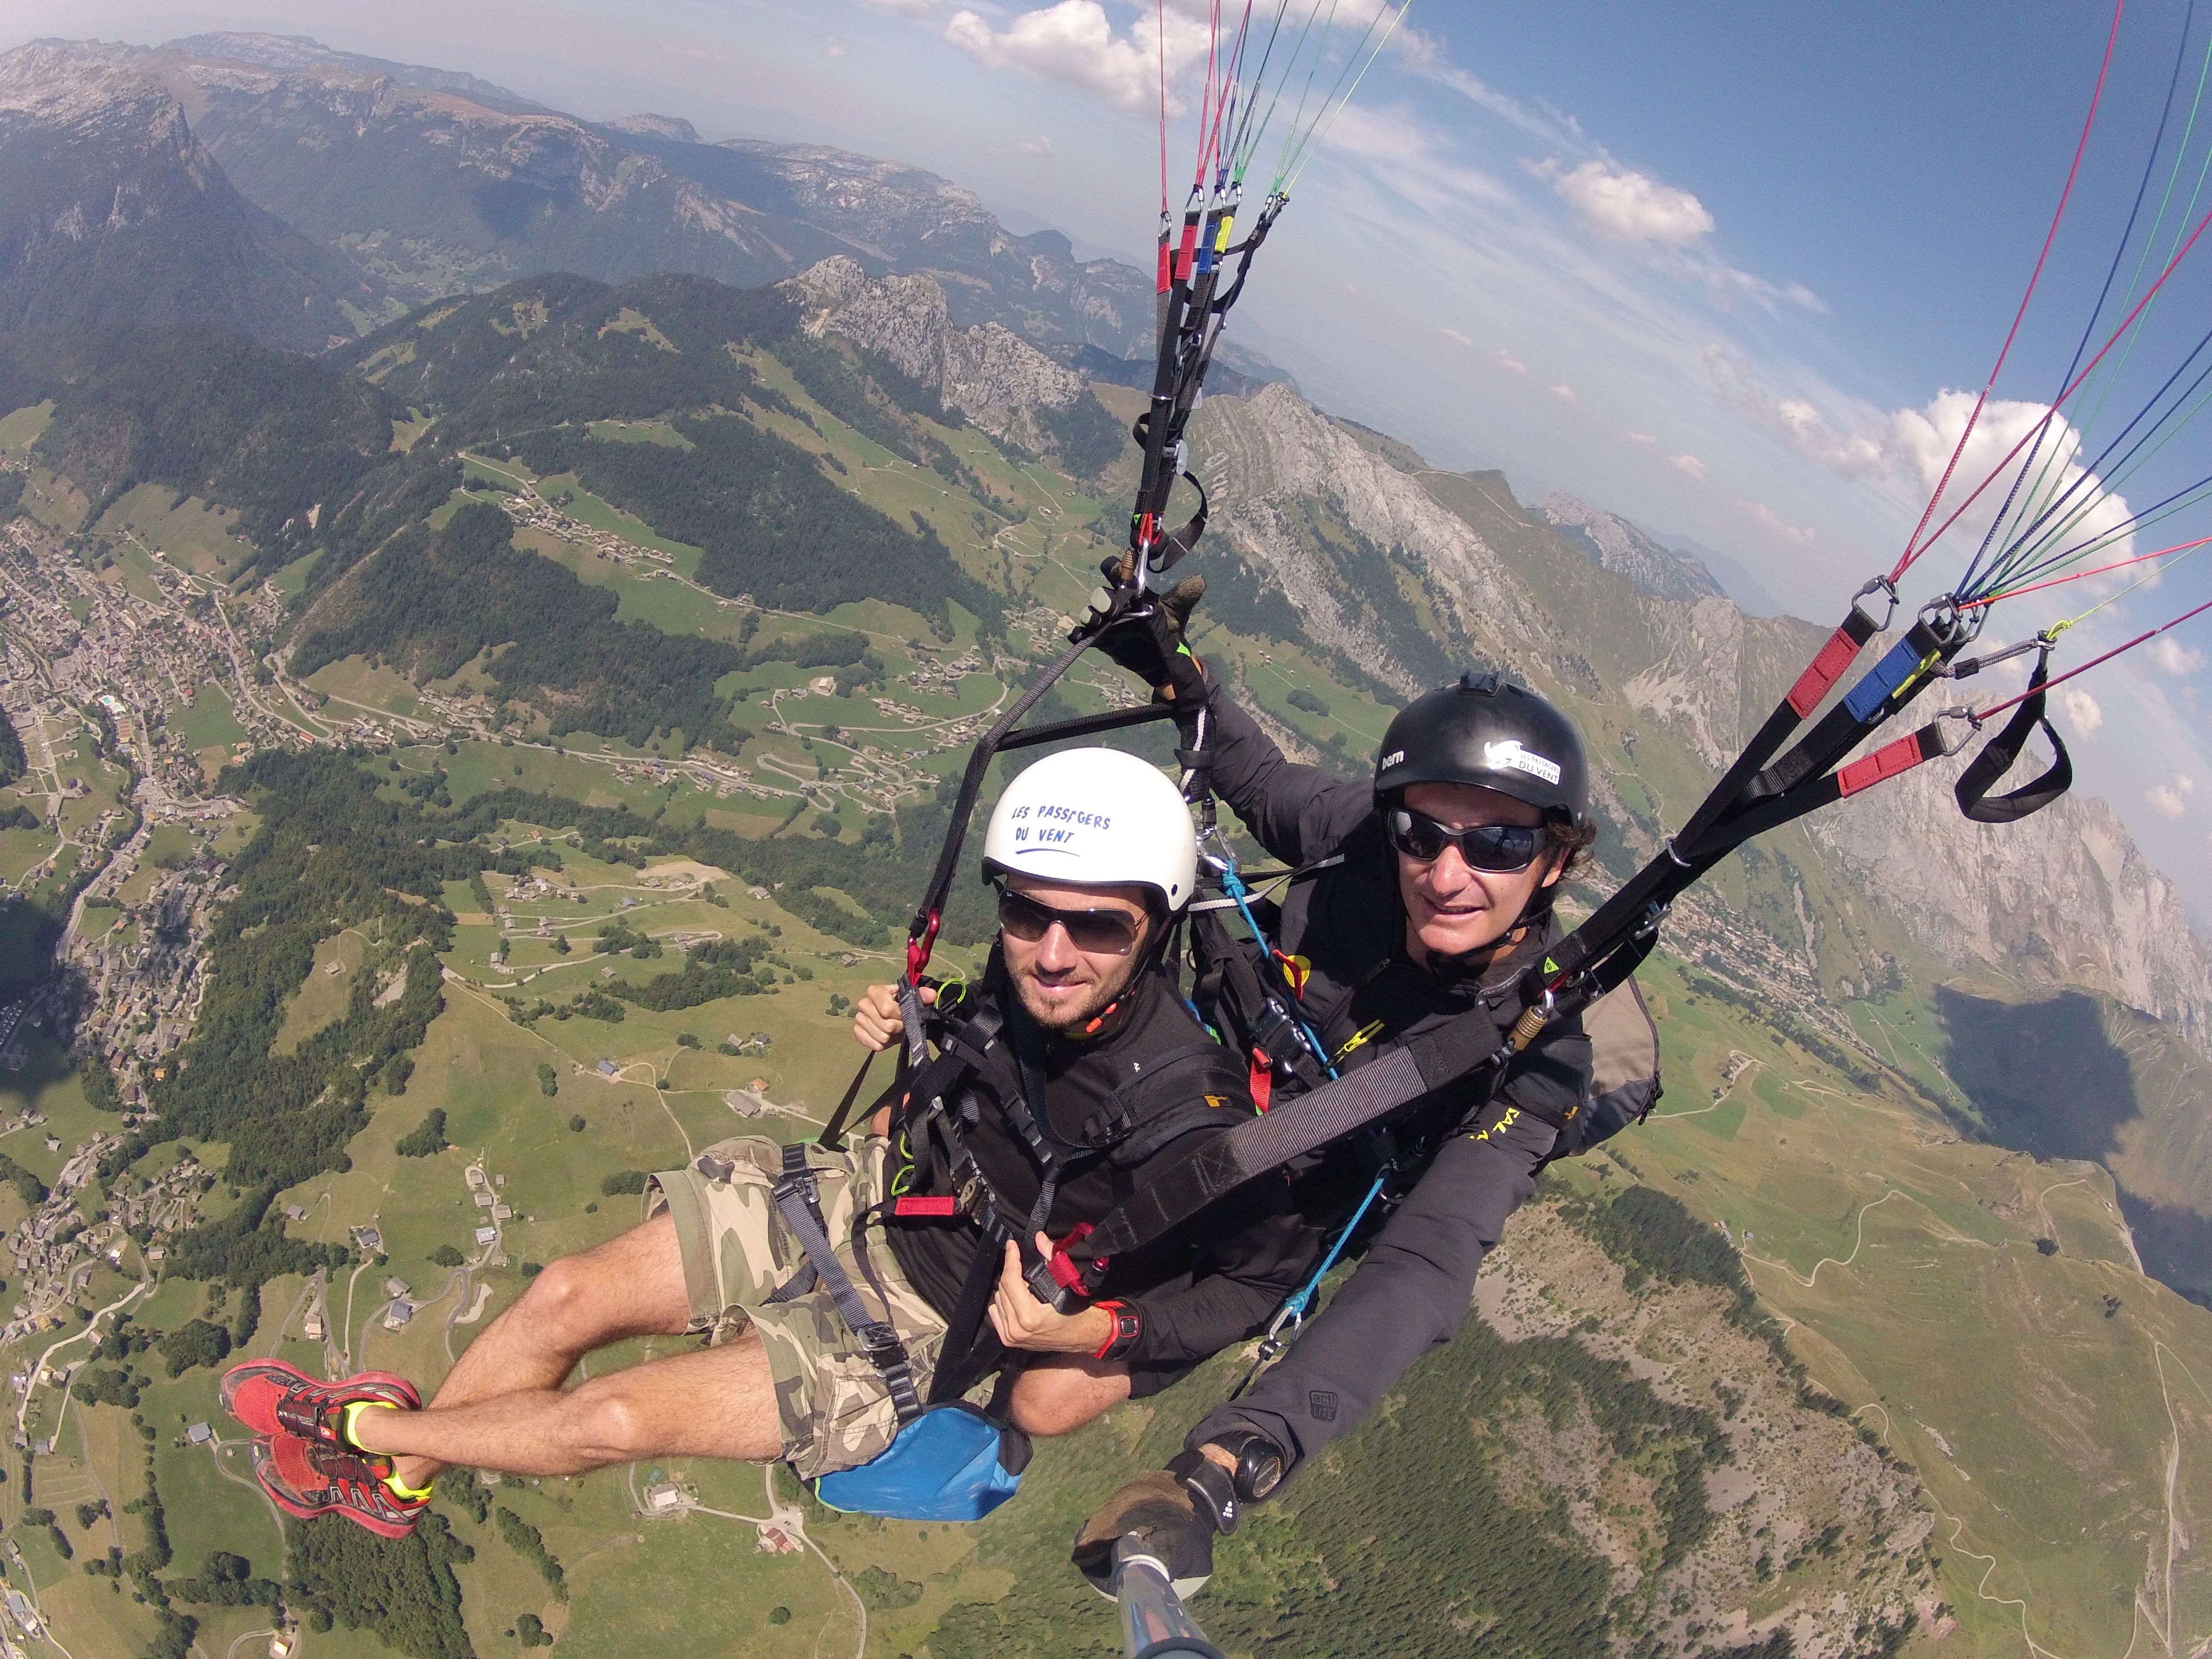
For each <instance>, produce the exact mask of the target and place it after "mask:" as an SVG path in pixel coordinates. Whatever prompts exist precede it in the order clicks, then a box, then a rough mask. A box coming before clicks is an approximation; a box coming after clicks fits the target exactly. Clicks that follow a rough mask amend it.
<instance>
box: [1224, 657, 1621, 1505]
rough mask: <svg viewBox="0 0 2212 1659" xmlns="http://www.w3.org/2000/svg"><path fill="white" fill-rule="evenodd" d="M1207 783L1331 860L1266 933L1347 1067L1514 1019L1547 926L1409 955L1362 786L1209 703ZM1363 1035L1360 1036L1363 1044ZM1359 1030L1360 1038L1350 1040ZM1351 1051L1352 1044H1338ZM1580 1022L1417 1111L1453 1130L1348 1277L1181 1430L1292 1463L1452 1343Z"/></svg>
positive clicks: (1528, 1183)
mask: <svg viewBox="0 0 2212 1659" xmlns="http://www.w3.org/2000/svg"><path fill="white" fill-rule="evenodd" d="M1213 708H1214V710H1215V720H1216V724H1215V744H1216V750H1215V760H1214V769H1213V785H1214V788H1215V789H1216V791H1217V792H1218V793H1219V794H1220V796H1221V797H1222V799H1225V800H1226V801H1227V802H1228V803H1229V805H1231V807H1232V808H1234V809H1235V811H1236V812H1237V816H1238V817H1241V818H1242V819H1243V821H1244V822H1245V823H1247V824H1248V825H1249V826H1250V828H1251V829H1252V833H1253V834H1254V835H1255V836H1257V837H1258V838H1259V840H1260V842H1261V845H1262V846H1264V847H1266V848H1267V850H1268V851H1269V852H1270V853H1272V854H1274V855H1275V856H1276V857H1277V858H1279V859H1281V860H1284V861H1285V862H1286V863H1289V864H1291V865H1294V866H1308V865H1313V864H1316V863H1319V862H1321V861H1322V860H1328V859H1332V858H1335V857H1336V856H1338V855H1340V854H1341V855H1342V861H1341V862H1340V863H1337V864H1334V865H1333V866H1330V867H1328V868H1327V869H1322V870H1319V871H1316V872H1313V873H1312V874H1310V875H1309V876H1304V877H1301V878H1298V879H1297V880H1294V881H1293V882H1291V884H1290V887H1289V889H1288V890H1287V891H1286V892H1285V895H1284V897H1283V900H1282V902H1281V906H1280V911H1281V921H1280V929H1279V937H1278V943H1279V945H1280V947H1281V949H1282V950H1284V951H1285V952H1288V953H1290V954H1291V955H1293V956H1297V957H1304V959H1305V961H1306V962H1307V963H1309V964H1310V968H1309V971H1308V977H1307V980H1306V984H1305V987H1304V994H1303V997H1302V999H1301V1001H1302V1011H1303V1012H1304V1014H1305V1016H1306V1018H1307V1019H1308V1020H1309V1022H1310V1023H1311V1024H1313V1025H1314V1026H1315V1027H1316V1030H1317V1031H1318V1033H1319V1035H1320V1036H1321V1037H1322V1042H1324V1044H1326V1045H1327V1047H1328V1048H1329V1050H1330V1052H1331V1053H1332V1054H1335V1055H1337V1058H1338V1064H1339V1065H1340V1066H1342V1067H1344V1068H1345V1069H1347V1070H1348V1069H1351V1068H1352V1067H1354V1066H1360V1065H1364V1064H1365V1063H1366V1062H1367V1061H1369V1060H1371V1059H1372V1058H1373V1057H1374V1055H1375V1054H1376V1051H1377V1050H1378V1049H1379V1048H1383V1047H1386V1046H1388V1045H1389V1044H1391V1043H1393V1042H1401V1041H1402V1040H1403V1039H1405V1038H1406V1037H1407V1036H1412V1035H1414V1034H1417V1033H1419V1032H1421V1031H1424V1030H1429V1029H1431V1028H1432V1027H1433V1026H1435V1025H1437V1024H1440V1023H1441V1022H1443V1021H1444V1020H1447V1019H1449V1018H1453V1017H1454V1016H1455V1015H1456V1014H1458V1013H1462V1012H1466V1011H1467V1010H1468V1009H1469V1008H1470V1007H1471V1006H1473V1005H1474V1002H1475V1001H1476V1000H1481V1001H1482V1002H1484V1003H1485V1004H1486V1005H1487V1006H1490V1007H1492V1009H1493V1010H1496V1011H1498V1012H1500V1013H1501V1017H1502V1019H1503V1020H1505V1021H1510V1018H1511V1017H1512V1016H1513V1015H1514V1014H1516V1013H1517V1012H1518V1006H1517V1004H1516V1003H1513V1002H1511V1001H1510V999H1511V997H1512V994H1513V987H1514V983H1515V981H1516V979H1517V978H1518V977H1519V975H1520V973H1521V971H1522V969H1523V968H1525V967H1526V966H1527V965H1528V962H1529V961H1530V960H1531V959H1532V958H1533V957H1534V956H1535V954H1536V953H1538V952H1540V951H1541V950H1542V949H1543V948H1544V947H1545V945H1546V944H1547V942H1548V941H1549V939H1552V938H1555V937H1556V936H1557V929H1556V927H1555V926H1553V925H1549V924H1547V927H1544V928H1531V929H1530V930H1529V936H1528V938H1526V939H1523V940H1522V942H1521V944H1520V945H1517V946H1516V947H1514V948H1512V949H1510V950H1509V951H1506V952H1504V953H1503V955H1502V956H1501V957H1500V958H1499V960H1498V961H1496V962H1494V963H1489V964H1487V965H1486V966H1485V967H1484V968H1482V969H1480V970H1479V971H1473V972H1467V971H1461V970H1458V969H1455V968H1453V967H1450V966H1447V967H1445V968H1443V969H1441V970H1435V969H1429V968H1426V967H1423V966H1421V965H1419V964H1416V963H1413V961H1412V960H1411V959H1410V957H1408V956H1407V952H1406V949H1405V933H1406V915H1405V908H1404V905H1403V902H1402V901H1401V898H1400V896H1399V890H1398V872H1397V864H1396V859H1395V854H1392V853H1391V852H1390V850H1389V847H1388V845H1387V844H1386V843H1385V842H1384V841H1383V834H1382V824H1381V819H1380V817H1379V815H1378V814H1377V813H1376V808H1375V799H1374V794H1373V792H1372V791H1371V789H1370V787H1368V786H1367V785H1366V784H1364V783H1351V782H1346V781H1344V780H1342V779H1340V778H1335V777H1332V776H1330V775H1328V774H1327V773H1325V772H1322V771H1321V770H1320V769H1318V768H1316V767H1310V766H1301V765H1297V764H1296V763H1293V762H1291V761H1290V760H1287V759H1286V758H1285V757H1284V756H1283V754H1282V751H1281V750H1279V749H1277V748H1276V746H1275V744H1273V742H1272V741H1270V740H1269V738H1267V734H1266V733H1265V732H1262V731H1261V729H1260V728H1259V726H1258V725H1257V724H1256V723H1255V721H1254V720H1252V718H1251V717H1250V716H1249V714H1246V713H1245V712H1244V711H1243V709H1241V708H1237V705H1236V704H1235V703H1234V702H1231V701H1230V700H1229V698H1227V697H1226V696H1218V697H1217V698H1216V700H1215V702H1214V704H1213ZM1363 1033H1365V1034H1366V1035H1364V1036H1362V1034H1363ZM1355 1039H1357V1041H1355ZM1347 1044H1350V1045H1352V1046H1350V1047H1348V1048H1347V1047H1346V1045H1347ZM1590 1075H1591V1054H1590V1044H1589V1038H1588V1037H1587V1036H1584V1035H1583V1030H1582V1028H1581V1025H1580V1023H1579V1022H1578V1021H1575V1020H1560V1021H1557V1022H1555V1023H1554V1024H1552V1025H1551V1026H1548V1027H1547V1028H1546V1030H1544V1031H1543V1033H1542V1034H1541V1035H1540V1036H1538V1037H1537V1039H1536V1041H1535V1042H1534V1043H1533V1044H1532V1045H1531V1046H1530V1047H1529V1048H1528V1050H1527V1051H1526V1052H1525V1053H1524V1054H1522V1055H1521V1056H1520V1058H1519V1059H1518V1060H1516V1061H1515V1062H1514V1064H1513V1066H1511V1068H1510V1070H1509V1071H1508V1072H1507V1073H1506V1075H1505V1078H1504V1080H1503V1082H1502V1083H1501V1084H1500V1085H1499V1086H1498V1089H1497V1090H1496V1091H1494V1092H1478V1091H1477V1089H1476V1088H1475V1086H1474V1084H1473V1083H1471V1082H1470V1083H1468V1084H1465V1085H1447V1088H1446V1089H1445V1090H1443V1091H1438V1096H1437V1097H1434V1098H1432V1099H1431V1102H1429V1103H1428V1104H1427V1107H1426V1108H1425V1109H1417V1113H1418V1114H1419V1115H1421V1116H1423V1117H1425V1118H1428V1119H1430V1120H1431V1121H1434V1120H1435V1119H1436V1118H1439V1117H1441V1118H1443V1119H1445V1120H1446V1121H1454V1122H1455V1123H1456V1125H1457V1127H1455V1129H1454V1131H1453V1132H1452V1133H1450V1134H1449V1136H1448V1137H1447V1138H1446V1139H1444V1140H1443V1144H1442V1145H1441V1146H1440V1147H1439V1149H1438V1150H1437V1154H1436V1156H1435V1158H1434V1160H1433V1161H1432V1162H1431V1164H1430V1165H1429V1167H1428V1169H1427V1170H1426V1171H1425V1173H1424V1174H1423V1175H1422V1176H1421V1178H1420V1180H1419V1182H1418V1183H1417V1185H1416V1186H1415V1188H1414V1189H1413V1192H1412V1193H1411V1194H1408V1195H1407V1198H1406V1200H1405V1201H1404V1202H1403V1203H1402V1204H1401V1205H1400V1206H1399V1207H1398V1208H1397V1209H1396V1211H1395V1212H1393V1213H1392V1215H1391V1217H1390V1218H1389V1221H1388V1222H1387V1223H1385V1224H1384V1225H1383V1229H1382V1231H1380V1232H1379V1233H1378V1234H1377V1235H1376V1237H1375V1240H1374V1242H1373V1243H1372V1244H1371V1245H1370V1247H1369V1249H1368V1251H1367V1254H1366V1255H1365V1256H1364V1258H1363V1260H1362V1261H1361V1262H1360V1265H1359V1267H1358V1270H1357V1271H1356V1272H1355V1273H1353V1274H1352V1278H1351V1279H1350V1280H1349V1281H1347V1282H1346V1284H1345V1285H1343V1286H1342V1287H1341V1288H1340V1290H1339V1291H1337V1293H1336V1294H1335V1296H1334V1297H1332V1298H1331V1300H1330V1302H1329V1304H1328V1307H1327V1308H1325V1309H1324V1310H1322V1312H1321V1313H1320V1314H1319V1315H1318V1316H1316V1317H1315V1318H1313V1319H1310V1320H1309V1321H1308V1322H1307V1323H1306V1326H1305V1328H1304V1332H1303V1333H1302V1334H1300V1336H1299V1337H1298V1339H1297V1341H1296V1342H1295V1343H1294V1344H1293V1345H1292V1346H1291V1350H1290V1352H1289V1353H1288V1354H1286V1355H1285V1357H1284V1358H1282V1360H1281V1361H1280V1362H1279V1363H1278V1364H1276V1365H1275V1366H1274V1367H1273V1368H1272V1369H1271V1370H1268V1371H1267V1373H1266V1374H1265V1375H1263V1376H1261V1379H1260V1381H1259V1382H1258V1383H1257V1384H1256V1385H1255V1387H1254V1388H1253V1389H1251V1390H1250V1391H1249V1392H1248V1393H1247V1394H1245V1395H1243V1397H1242V1398H1241V1399H1239V1400H1237V1401H1236V1402H1234V1403H1233V1404H1231V1405H1227V1406H1224V1407H1220V1408H1219V1409H1218V1410H1216V1411H1215V1412H1213V1413H1212V1414H1211V1415H1209V1416H1208V1417H1206V1419H1205V1420H1203V1421H1202V1422H1200V1424H1199V1425H1198V1426H1197V1428H1195V1429H1194V1430H1193V1431H1192V1432H1191V1435H1190V1439H1189V1444H1190V1445H1191V1446H1192V1447H1194V1448H1195V1447H1197V1446H1200V1445H1202V1444H1203V1443H1206V1441H1208V1440H1211V1439H1214V1438H1216V1437H1218V1436H1220V1435H1222V1434H1224V1433H1226V1432H1227V1431H1230V1430H1231V1429H1235V1428H1249V1429H1256V1430H1258V1431H1261V1433H1263V1434H1265V1435H1267V1437H1268V1438H1270V1439H1271V1440H1273V1441H1274V1442H1275V1443H1277V1444H1278V1445H1279V1446H1281V1447H1282V1448H1283V1449H1284V1451H1285V1454H1286V1464H1285V1468H1286V1471H1293V1470H1296V1469H1297V1468H1299V1467H1300V1466H1301V1465H1303V1464H1304V1462H1307V1461H1308V1460H1310V1458H1312V1457H1313V1456H1315V1455H1317V1454H1318V1453H1319V1451H1320V1450H1321V1449H1322V1448H1323V1447H1324V1446H1326V1445H1328V1443H1330V1442H1331V1441H1333V1440H1335V1439H1337V1438H1339V1437H1341V1436H1343V1435H1346V1434H1349V1433H1350V1432H1351V1431H1352V1430H1353V1429H1355V1428H1357V1427H1358V1426H1359V1425H1360V1424H1361V1423H1362V1422H1364V1420H1365V1419H1366V1418H1367V1417H1368V1415H1369V1414H1370V1413H1371V1412H1372V1411H1373V1410H1374V1407H1375V1406H1376V1402H1377V1401H1380V1400H1381V1399H1382V1397H1383V1395H1384V1394H1386V1393H1387V1392H1388V1391H1389V1389H1390V1388H1391V1387H1392V1386H1393V1385H1394V1384H1395V1383H1396V1382H1397V1380H1398V1378H1399V1377H1400V1376H1402V1375H1403V1374H1404V1372H1405V1370H1406V1368H1407V1366H1408V1365H1410V1364H1413V1361H1414V1360H1416V1359H1418V1358H1420V1357H1421V1355H1423V1354H1424V1353H1426V1352H1429V1351H1430V1350H1431V1348H1434V1347H1437V1346H1441V1345H1443V1343H1445V1342H1448V1341H1449V1340H1451V1337H1452V1334H1453V1333H1454V1332H1455V1331H1456V1330H1457V1329H1458V1328H1459V1325H1460V1322H1461V1321H1462V1319H1464V1318H1465V1317H1466V1316H1467V1311H1468V1305H1469V1304H1470V1302H1471V1301H1472V1299H1473V1297H1474V1278H1475V1274H1476V1273H1477V1272H1478V1271H1479V1270H1480V1267H1481V1266H1482V1260H1483V1257H1484V1256H1485V1255H1487V1254H1488V1252H1489V1250H1490V1249H1491V1248H1492V1246H1493V1245H1495V1244H1496V1243H1497V1242H1498V1233H1499V1231H1500V1230H1501V1229H1502V1228H1503V1227H1504V1224H1505V1219H1506V1218H1507V1217H1508V1216H1510V1214H1511V1213H1512V1212H1514V1210H1516V1209H1517V1208H1518V1207H1519V1206H1521V1205H1522V1203H1524V1202H1526V1201H1527V1200H1528V1197H1529V1195H1530V1194H1532V1193H1533V1192H1534V1190H1535V1172H1536V1170H1537V1168H1538V1166H1539V1165H1540V1164H1541V1163H1542V1162H1543V1160H1544V1158H1546V1156H1547V1155H1548V1154H1549V1153H1550V1152H1551V1151H1552V1149H1553V1144H1554V1141H1555V1139H1556V1136H1555V1134H1554V1132H1553V1129H1552V1128H1551V1127H1550V1124H1549V1122H1548V1121H1546V1120H1547V1119H1553V1118H1558V1117H1560V1116H1563V1115H1565V1113H1566V1112H1567V1111H1568V1110H1569V1109H1571V1108H1574V1107H1577V1106H1578V1105H1579V1104H1580V1103H1581V1102H1582V1100H1583V1096H1584V1094H1585V1093H1586V1091H1588V1089H1589V1081H1590ZM1455 1096H1457V1097H1456V1098H1455Z"/></svg>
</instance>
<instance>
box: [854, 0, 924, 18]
mask: <svg viewBox="0 0 2212 1659" xmlns="http://www.w3.org/2000/svg"><path fill="white" fill-rule="evenodd" d="M860 3H861V4H862V5H864V6H867V7H870V8H872V9H874V10H877V11H887V12H890V13H891V14H892V15H895V16H898V17H930V16H933V15H936V12H937V10H938V5H937V0H860Z"/></svg>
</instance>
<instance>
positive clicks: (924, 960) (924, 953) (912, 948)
mask: <svg viewBox="0 0 2212 1659" xmlns="http://www.w3.org/2000/svg"><path fill="white" fill-rule="evenodd" d="M943 920H944V916H943V913H942V912H940V911H936V910H932V911H931V912H930V913H929V923H928V925H927V927H924V928H923V929H922V930H921V938H920V939H912V938H909V939H908V940H907V942H906V976H907V978H908V979H909V980H911V981H915V983H917V984H919V983H920V982H921V970H922V969H925V968H927V967H928V966H929V952H930V950H931V948H932V947H933V946H934V945H936V943H937V927H938V924H939V922H940V921H943Z"/></svg>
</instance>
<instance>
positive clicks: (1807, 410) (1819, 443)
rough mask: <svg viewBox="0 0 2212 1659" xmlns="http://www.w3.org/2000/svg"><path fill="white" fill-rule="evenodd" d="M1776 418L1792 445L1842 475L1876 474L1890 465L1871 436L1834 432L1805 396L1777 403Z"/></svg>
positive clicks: (1858, 476) (1849, 476) (1871, 475)
mask: <svg viewBox="0 0 2212 1659" xmlns="http://www.w3.org/2000/svg"><path fill="white" fill-rule="evenodd" d="M1774 417H1775V419H1776V421H1777V422H1779V423H1780V425H1781V428H1782V430H1783V434H1784V436H1786V437H1787V438H1788V439H1789V440H1790V446H1791V447H1793V448H1795V449H1796V450H1797V451H1798V452H1799V453H1801V454H1806V455H1810V456H1811V457H1812V458H1813V459H1814V460H1816V461H1819V462H1820V463H1821V464H1822V465H1825V466H1827V467H1830V468H1832V469H1833V470H1834V471H1836V472H1837V473H1838V475H1839V476H1841V477H1846V478H1866V477H1875V476H1877V475H1879V474H1880V473H1881V472H1882V471H1884V470H1885V469H1886V467H1887V462H1886V461H1885V459H1883V456H1882V453H1881V445H1880V444H1878V443H1876V442H1875V441H1874V440H1873V439H1871V438H1869V437H1865V436H1850V437H1847V436H1845V435H1843V434H1841V433H1839V432H1837V431H1835V430H1834V429H1833V428H1831V427H1830V426H1829V425H1828V423H1827V422H1826V420H1825V419H1824V418H1823V417H1822V416H1821V414H1820V410H1817V409H1815V408H1814V407H1813V405H1812V404H1808V403H1807V402H1806V401H1805V400H1804V399H1803V398H1784V399H1783V400H1782V401H1781V402H1780V403H1778V404H1775V405H1774Z"/></svg>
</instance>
